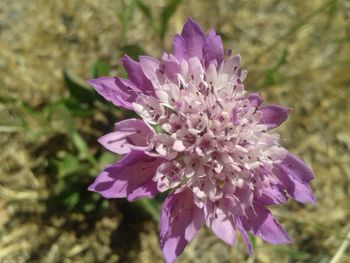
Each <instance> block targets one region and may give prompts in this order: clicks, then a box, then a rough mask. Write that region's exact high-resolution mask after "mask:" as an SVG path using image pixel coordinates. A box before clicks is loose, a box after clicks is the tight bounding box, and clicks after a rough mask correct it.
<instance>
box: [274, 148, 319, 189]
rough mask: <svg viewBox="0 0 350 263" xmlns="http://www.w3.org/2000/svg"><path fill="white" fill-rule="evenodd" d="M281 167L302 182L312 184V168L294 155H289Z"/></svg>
mask: <svg viewBox="0 0 350 263" xmlns="http://www.w3.org/2000/svg"><path fill="white" fill-rule="evenodd" d="M280 166H281V167H283V170H284V171H287V172H288V173H289V174H291V175H292V176H293V177H294V178H296V179H300V180H301V181H304V182H310V181H311V180H312V179H313V178H314V173H313V172H312V170H311V168H310V167H309V166H308V165H307V164H306V163H305V162H304V161H303V160H301V159H300V158H298V157H297V156H295V155H294V154H291V153H288V154H287V156H286V157H285V158H284V160H283V162H282V163H281V165H280Z"/></svg>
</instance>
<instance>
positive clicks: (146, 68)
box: [140, 56, 160, 80]
mask: <svg viewBox="0 0 350 263" xmlns="http://www.w3.org/2000/svg"><path fill="white" fill-rule="evenodd" d="M140 66H141V69H142V72H143V74H144V75H145V76H146V78H148V79H149V80H152V79H154V78H155V77H156V74H157V71H158V70H159V69H160V62H159V61H158V60H157V59H155V58H152V57H149V56H140Z"/></svg>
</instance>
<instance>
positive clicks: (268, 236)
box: [241, 203, 292, 244]
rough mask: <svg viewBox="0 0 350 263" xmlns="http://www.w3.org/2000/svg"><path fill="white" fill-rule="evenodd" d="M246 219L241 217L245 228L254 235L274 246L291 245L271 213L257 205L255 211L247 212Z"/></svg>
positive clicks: (286, 234) (250, 209)
mask: <svg viewBox="0 0 350 263" xmlns="http://www.w3.org/2000/svg"><path fill="white" fill-rule="evenodd" d="M246 214H247V216H246V217H241V220H242V222H243V226H244V228H245V229H246V230H249V231H250V232H251V233H253V234H254V235H256V236H258V237H260V238H262V239H263V240H265V241H267V242H270V243H272V244H283V243H290V242H291V241H292V240H291V238H290V237H289V235H288V233H287V232H286V231H285V230H284V228H283V227H282V226H281V225H280V223H279V222H278V221H277V219H276V218H274V217H273V216H272V214H271V212H270V211H269V210H268V209H267V208H265V207H264V206H262V205H260V204H258V203H255V204H254V209H253V208H249V209H248V210H246Z"/></svg>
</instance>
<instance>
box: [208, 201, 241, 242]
mask: <svg viewBox="0 0 350 263" xmlns="http://www.w3.org/2000/svg"><path fill="white" fill-rule="evenodd" d="M209 227H210V228H211V229H212V230H213V232H214V233H215V235H217V236H218V237H219V238H220V239H222V240H223V241H225V242H226V243H227V244H229V245H233V244H234V243H235V242H236V231H235V228H234V225H233V222H232V216H229V215H227V214H226V213H225V212H224V211H222V210H221V209H219V208H216V210H215V215H214V217H213V220H212V222H211V224H210V226H209Z"/></svg>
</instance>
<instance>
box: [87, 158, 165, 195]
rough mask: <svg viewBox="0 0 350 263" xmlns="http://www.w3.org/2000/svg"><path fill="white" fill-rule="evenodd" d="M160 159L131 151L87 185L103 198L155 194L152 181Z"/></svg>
mask: <svg viewBox="0 0 350 263" xmlns="http://www.w3.org/2000/svg"><path fill="white" fill-rule="evenodd" d="M161 162H162V160H161V159H159V158H154V157H150V156H147V155H145V153H143V152H142V151H132V152H130V153H129V154H128V155H127V156H126V157H124V158H123V159H122V160H121V161H119V162H117V163H115V164H113V165H110V166H108V167H106V168H105V170H104V171H103V172H102V173H101V174H100V175H99V176H98V177H97V178H96V180H95V182H94V183H93V184H92V185H90V186H89V190H90V191H93V192H98V193H99V194H101V195H102V196H103V197H105V198H123V197H128V199H129V200H135V199H137V198H140V197H152V196H155V195H156V194H157V192H158V191H157V185H156V183H154V182H153V181H152V177H153V176H154V174H155V172H156V170H157V168H158V166H159V165H160V164H161Z"/></svg>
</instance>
